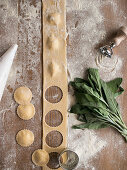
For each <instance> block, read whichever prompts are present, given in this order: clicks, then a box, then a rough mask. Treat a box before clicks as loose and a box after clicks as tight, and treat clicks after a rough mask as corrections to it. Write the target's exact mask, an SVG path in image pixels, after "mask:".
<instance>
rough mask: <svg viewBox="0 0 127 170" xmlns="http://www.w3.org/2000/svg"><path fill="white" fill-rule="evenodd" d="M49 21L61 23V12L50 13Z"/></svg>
mask: <svg viewBox="0 0 127 170" xmlns="http://www.w3.org/2000/svg"><path fill="white" fill-rule="evenodd" d="M48 21H49V23H50V24H53V25H59V24H60V22H61V16H60V14H59V13H52V14H50V15H49V17H48Z"/></svg>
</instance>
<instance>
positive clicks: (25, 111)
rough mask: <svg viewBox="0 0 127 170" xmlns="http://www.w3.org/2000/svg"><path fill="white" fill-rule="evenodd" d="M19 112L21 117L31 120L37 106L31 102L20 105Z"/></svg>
mask: <svg viewBox="0 0 127 170" xmlns="http://www.w3.org/2000/svg"><path fill="white" fill-rule="evenodd" d="M17 114H18V116H19V117H20V118H21V119H23V120H29V119H31V118H32V117H33V116H34V114H35V107H34V105H33V104H31V103H29V104H27V105H19V106H18V108H17Z"/></svg>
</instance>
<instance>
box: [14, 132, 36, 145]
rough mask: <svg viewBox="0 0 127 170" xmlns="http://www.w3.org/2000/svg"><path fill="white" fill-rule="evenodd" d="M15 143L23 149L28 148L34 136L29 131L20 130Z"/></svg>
mask: <svg viewBox="0 0 127 170" xmlns="http://www.w3.org/2000/svg"><path fill="white" fill-rule="evenodd" d="M16 141H17V143H18V144H19V145H21V146H23V147H27V146H30V145H31V144H32V143H33V142H34V134H33V132H31V131H30V130H27V129H24V130H20V131H19V132H18V133H17V135H16Z"/></svg>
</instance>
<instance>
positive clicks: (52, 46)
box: [47, 34, 59, 50]
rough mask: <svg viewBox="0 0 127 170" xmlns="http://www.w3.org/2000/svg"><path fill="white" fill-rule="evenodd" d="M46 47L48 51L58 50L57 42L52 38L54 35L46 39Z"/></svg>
mask: <svg viewBox="0 0 127 170" xmlns="http://www.w3.org/2000/svg"><path fill="white" fill-rule="evenodd" d="M47 46H48V48H49V49H53V50H57V49H58V48H59V40H58V38H57V37H55V36H54V34H51V36H49V37H48V39H47Z"/></svg>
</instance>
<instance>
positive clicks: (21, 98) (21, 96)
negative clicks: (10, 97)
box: [14, 87, 32, 104]
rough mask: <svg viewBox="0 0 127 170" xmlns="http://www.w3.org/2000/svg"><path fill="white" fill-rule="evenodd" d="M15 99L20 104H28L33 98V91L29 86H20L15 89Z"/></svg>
mask: <svg viewBox="0 0 127 170" xmlns="http://www.w3.org/2000/svg"><path fill="white" fill-rule="evenodd" d="M14 99H15V101H16V102H17V103H18V104H28V103H30V101H31V99H32V92H31V90H30V89H29V88H28V87H19V88H17V89H16V90H15V93H14Z"/></svg>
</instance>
